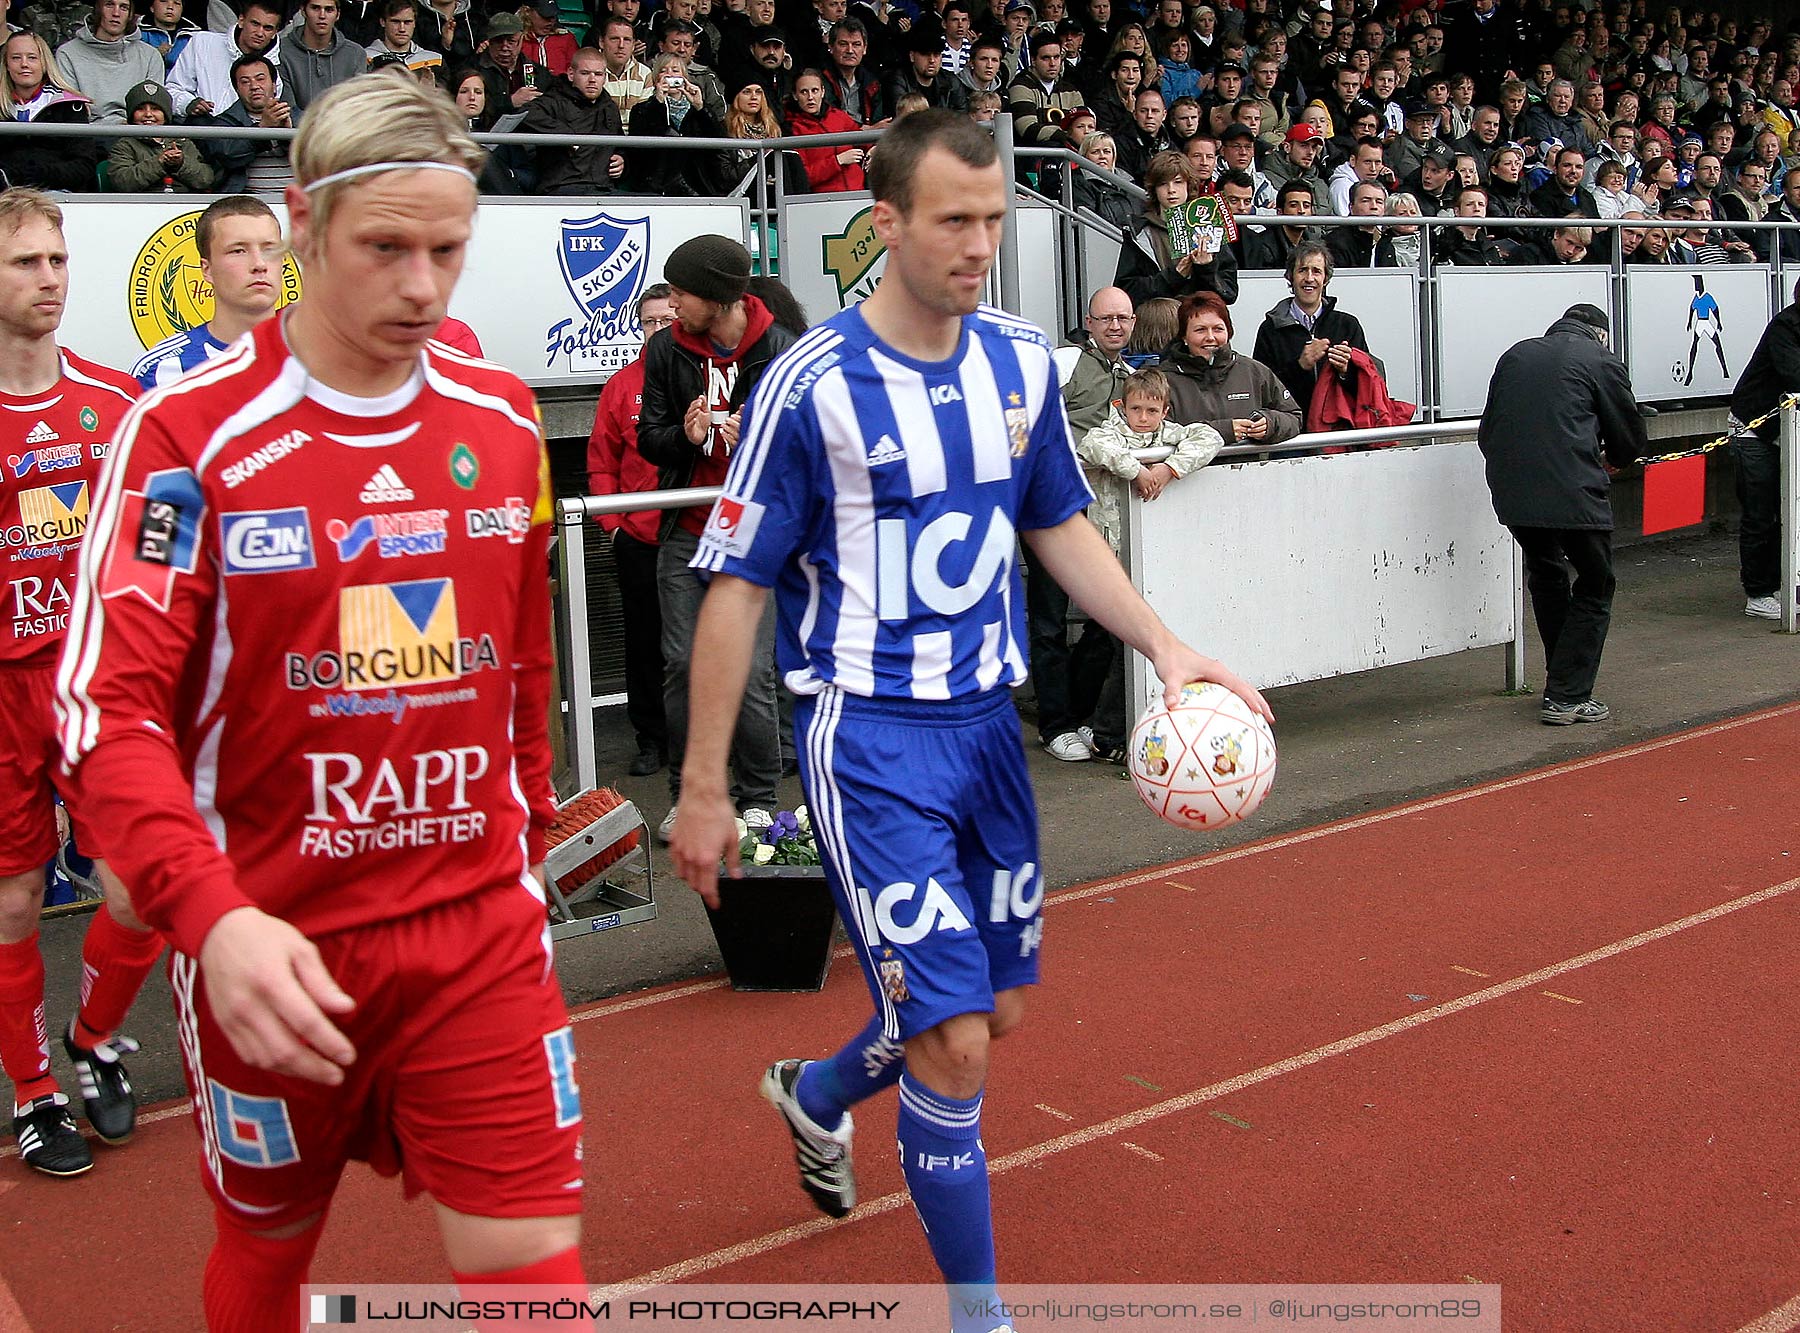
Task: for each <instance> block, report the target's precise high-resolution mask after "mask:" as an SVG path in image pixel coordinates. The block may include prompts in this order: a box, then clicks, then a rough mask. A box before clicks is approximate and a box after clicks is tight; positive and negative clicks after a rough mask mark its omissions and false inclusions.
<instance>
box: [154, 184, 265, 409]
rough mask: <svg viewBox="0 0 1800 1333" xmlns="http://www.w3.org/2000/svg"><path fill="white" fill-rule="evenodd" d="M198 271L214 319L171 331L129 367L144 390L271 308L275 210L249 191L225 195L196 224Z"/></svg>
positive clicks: (214, 350) (219, 347) (220, 346)
mask: <svg viewBox="0 0 1800 1333" xmlns="http://www.w3.org/2000/svg"><path fill="white" fill-rule="evenodd" d="M194 248H195V249H196V250H197V251H198V252H199V254H200V276H201V277H202V278H204V279H205V280H206V283H207V285H208V286H210V287H211V288H212V298H213V313H212V318H211V319H209V320H207V321H206V322H205V323H203V324H198V325H195V326H194V327H193V328H191V329H184V330H183V331H182V332H180V333H174V334H170V335H169V336H168V337H167V338H164V339H163V340H162V341H161V342H159V343H157V344H156V346H154V347H152V348H151V349H150V350H149V351H147V352H145V353H144V355H143V356H141V357H139V358H138V363H137V364H136V365H135V366H133V367H132V368H131V373H132V375H133V376H134V377H135V378H136V379H137V382H138V383H139V384H141V385H143V386H144V387H145V388H146V389H155V388H160V387H161V386H162V385H164V384H168V383H170V382H171V381H173V380H176V379H179V378H180V377H181V376H182V375H185V374H186V373H187V372H188V371H190V370H192V369H193V368H194V367H195V366H203V365H205V364H206V363H207V362H208V361H210V360H212V358H213V357H215V356H217V355H218V354H219V353H220V352H223V351H224V350H225V349H226V348H227V347H229V346H231V344H232V343H234V342H236V341H237V340H238V339H239V338H241V337H243V336H244V335H245V334H246V333H248V332H250V330H251V329H253V328H255V327H256V326H257V325H258V324H260V323H262V322H263V321H264V320H265V319H267V318H268V317H269V316H270V315H272V314H274V313H275V306H276V304H277V303H278V302H279V301H280V299H281V267H282V263H283V261H284V260H285V259H286V257H287V245H286V243H285V242H284V241H283V240H282V239H281V222H280V220H279V219H277V218H276V216H275V211H274V210H273V209H272V208H270V207H269V206H268V205H267V204H265V203H264V202H263V201H262V200H260V199H258V198H257V197H256V196H255V195H250V194H228V195H226V196H225V197H224V198H223V199H215V200H213V202H212V203H210V204H208V205H207V206H206V209H205V211H203V212H202V213H201V214H200V218H199V220H198V221H197V222H196V223H195V224H194Z"/></svg>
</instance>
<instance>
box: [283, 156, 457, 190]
mask: <svg viewBox="0 0 1800 1333" xmlns="http://www.w3.org/2000/svg"><path fill="white" fill-rule="evenodd" d="M380 171H454V172H455V173H456V174H457V175H458V176H461V177H462V178H463V179H464V180H466V181H468V182H469V184H471V185H473V184H475V173H474V172H472V171H470V170H469V169H468V168H467V167H465V166H460V165H458V164H457V163H455V162H432V161H424V162H371V163H369V164H368V165H367V166H362V167H346V168H345V169H344V170H342V171H334V172H332V173H331V174H330V175H329V176H321V177H319V179H318V180H316V181H310V182H308V183H307V184H305V185H303V186H301V187H300V188H301V189H302V190H303V191H304V192H305V193H307V194H311V193H312V192H313V191H314V190H322V189H324V188H325V187H326V186H327V185H336V184H337V183H338V182H339V181H350V180H355V179H356V178H357V177H358V176H373V175H375V173H377V172H380Z"/></svg>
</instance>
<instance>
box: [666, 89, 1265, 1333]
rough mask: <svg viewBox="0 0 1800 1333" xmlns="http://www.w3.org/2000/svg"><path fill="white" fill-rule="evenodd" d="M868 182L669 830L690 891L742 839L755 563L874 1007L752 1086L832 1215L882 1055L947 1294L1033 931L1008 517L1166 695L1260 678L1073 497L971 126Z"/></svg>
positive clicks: (732, 583) (703, 691)
mask: <svg viewBox="0 0 1800 1333" xmlns="http://www.w3.org/2000/svg"><path fill="white" fill-rule="evenodd" d="M869 184H870V189H871V191H872V193H873V194H874V197H875V205H874V210H873V219H872V220H873V223H874V227H875V231H876V234H877V236H878V237H879V238H880V239H881V241H882V242H883V243H884V245H885V246H886V248H887V268H886V270H885V272H884V274H883V276H882V278H881V281H880V284H879V285H878V286H877V288H876V290H875V291H874V293H873V294H872V295H871V296H870V297H869V298H868V299H867V300H866V301H864V302H863V303H862V304H861V305H860V306H858V307H855V308H853V309H850V310H846V311H844V312H843V313H842V314H839V315H837V316H835V317H834V318H832V319H830V320H828V321H826V322H825V323H823V324H821V325H819V326H817V327H816V328H814V329H813V330H811V331H810V332H809V333H808V334H807V335H806V336H805V337H804V338H802V339H800V341H799V342H797V343H796V344H795V345H794V346H793V347H792V348H790V349H789V350H788V351H787V352H785V353H784V354H783V355H782V356H781V357H780V358H779V359H778V360H777V361H776V362H775V363H774V364H773V365H771V366H770V367H769V369H768V371H767V372H766V373H765V375H764V377H763V379H762V381H761V383H760V384H759V385H758V386H757V389H756V392H755V393H754V394H753V395H752V397H751V399H750V401H749V403H748V405H747V406H746V408H745V412H744V421H743V429H742V431H741V433H740V444H739V447H738V451H737V453H736V455H735V456H734V457H733V460H732V464H731V471H730V473H729V475H728V476H727V478H726V481H725V494H724V497H723V498H722V499H720V500H719V502H718V504H717V506H716V507H715V509H714V512H713V515H712V519H711V521H710V523H709V524H708V526H707V529H706V532H705V534H704V535H703V536H702V538H701V542H700V546H699V550H698V552H697V554H696V555H695V557H694V561H693V564H694V567H695V568H696V569H698V570H701V571H703V572H705V573H707V574H708V575H709V576H710V578H711V585H710V587H709V589H708V592H707V597H706V601H705V604H704V606H703V607H702V610H701V615H700V622H699V626H698V628H697V630H696V634H695V641H694V655H695V657H696V659H697V660H700V661H705V662H707V663H708V664H709V670H708V671H707V672H704V673H702V672H696V673H694V675H693V677H692V696H691V699H690V703H689V708H690V715H691V719H692V721H691V723H690V730H689V735H688V749H687V756H686V762H685V765H684V768H683V773H684V783H683V789H682V799H681V806H680V814H679V817H678V819H677V821H676V825H675V829H674V833H673V838H672V842H671V852H672V853H673V855H674V857H675V864H676V868H677V870H678V871H679V872H680V873H681V875H682V876H683V878H685V879H686V880H687V881H688V882H689V883H690V884H692V885H693V886H694V888H696V889H697V890H699V892H700V893H701V895H702V896H703V897H704V898H706V899H707V901H709V902H715V901H716V899H717V877H718V871H719V865H720V861H721V859H723V860H725V862H726V864H727V865H728V867H729V868H730V869H731V870H732V871H735V870H736V869H737V836H736V828H735V825H734V823H733V819H734V816H735V811H734V810H733V808H732V806H731V802H730V800H729V797H728V794H727V786H726V777H725V759H726V754H727V751H728V749H729V746H730V742H731V734H732V728H733V725H734V723H735V721H736V718H737V707H738V699H739V696H740V695H741V693H742V690H743V685H744V681H745V678H746V676H747V673H748V670H749V665H750V663H749V657H750V653H751V646H752V644H753V642H754V639H755V628H756V624H757V621H758V619H759V617H760V616H761V614H762V609H763V605H764V603H765V600H766V598H767V597H768V596H769V594H770V593H771V591H772V592H773V595H774V597H775V601H776V615H777V627H778V628H777V641H776V658H777V666H778V668H779V670H780V673H781V676H782V679H783V681H784V682H785V684H786V685H787V687H788V689H790V690H791V691H793V693H794V694H795V695H796V696H798V702H797V704H796V706H795V710H794V725H795V732H796V736H795V748H796V750H797V752H798V754H799V756H800V766H801V780H802V783H803V785H804V787H805V790H806V794H807V800H808V803H809V805H810V807H811V810H812V818H813V829H814V833H815V836H816V839H817V841H818V844H819V849H820V852H821V855H822V860H823V861H824V863H825V868H826V874H827V876H828V878H829V879H830V881H831V885H832V891H833V893H834V894H835V896H836V898H837V903H838V909H839V911H840V912H841V914H842V916H843V919H844V922H845V924H846V927H847V929H848V931H849V934H850V938H851V940H852V942H853V943H854V945H855V947H856V951H857V955H858V958H859V959H860V961H861V964H862V968H863V972H864V975H865V978H866V980H867V982H868V985H869V991H870V995H871V996H872V998H873V1000H874V1014H873V1016H872V1017H871V1019H870V1020H869V1023H868V1025H867V1026H866V1027H865V1028H864V1029H863V1031H862V1032H860V1033H859V1034H857V1035H856V1036H855V1038H854V1039H852V1040H851V1041H850V1042H849V1043H848V1044H847V1045H845V1046H844V1047H842V1048H841V1049H840V1050H839V1051H838V1052H837V1053H836V1054H834V1055H832V1056H829V1057H828V1058H825V1059H818V1060H803V1059H783V1060H778V1061H776V1062H775V1063H774V1064H773V1065H772V1066H770V1068H769V1070H768V1072H767V1073H766V1074H765V1075H764V1077H763V1081H762V1093H763V1095H764V1096H765V1097H766V1098H767V1099H768V1100H769V1101H770V1102H771V1104H773V1105H774V1107H775V1108H776V1110H777V1111H778V1112H779V1113H780V1114H781V1116H782V1119H783V1122H784V1123H785V1125H786V1127H787V1130H788V1132H789V1134H790V1136H791V1138H792V1140H793V1144H794V1151H795V1156H796V1159H797V1161H798V1164H799V1168H800V1180H801V1185H802V1186H803V1188H804V1189H805V1190H806V1192H807V1193H808V1194H809V1195H810V1196H811V1197H812V1199H813V1202H814V1203H815V1204H816V1205H817V1206H818V1207H819V1208H820V1209H821V1210H823V1211H824V1212H826V1213H828V1214H831V1215H832V1216H840V1217H841V1216H844V1215H846V1214H848V1213H849V1212H850V1210H851V1209H852V1208H853V1207H854V1206H855V1202H856V1182H855V1175H854V1171H853V1166H852V1157H851V1140H852V1133H853V1123H852V1117H851V1112H850V1107H851V1106H852V1105H854V1104H855V1103H856V1102H859V1101H862V1100H863V1099H865V1098H867V1097H870V1096H872V1095H874V1094H875V1093H878V1092H880V1091H882V1090H884V1089H886V1088H888V1087H890V1086H892V1085H895V1084H898V1085H899V1097H900V1110H899V1130H898V1133H899V1148H900V1156H901V1165H902V1168H903V1170H904V1172H905V1176H906V1181H907V1186H908V1189H909V1190H910V1191H911V1194H912V1198H913V1202H914V1204H915V1206H916V1207H917V1209H918V1213H919V1218H920V1220H921V1222H922V1223H923V1224H924V1228H925V1232H926V1236H927V1240H928V1242H929V1244H930V1246H931V1252H932V1256H933V1258H934V1259H935V1260H936V1262H937V1265H938V1267H939V1269H940V1271H941V1272H942V1273H943V1275H944V1280H945V1282H946V1283H947V1284H949V1285H950V1286H951V1287H953V1288H956V1289H957V1294H958V1295H960V1296H970V1295H973V1296H981V1297H987V1296H992V1295H993V1294H994V1292H995V1291H996V1287H995V1283H996V1266H995V1256H994V1239H993V1223H992V1218H991V1213H990V1208H989V1194H988V1182H987V1159H986V1155H985V1153H984V1151H983V1149H982V1144H981V1119H982V1089H983V1086H984V1084H985V1082H986V1076H987V1066H988V1057H989V1048H990V1045H991V1042H992V1040H993V1039H994V1038H996V1037H999V1036H1001V1035H1003V1034H1004V1033H1005V1032H1007V1031H1008V1030H1010V1029H1012V1028H1014V1027H1016V1026H1017V1025H1018V1023H1019V1021H1020V1020H1021V1018H1022V1017H1023V1015H1024V1007H1025V1002H1024V996H1025V989H1024V988H1025V987H1027V986H1029V985H1032V984H1034V983H1035V982H1036V981H1037V979H1038V960H1039V954H1040V948H1039V946H1040V942H1041V940H1042V938H1043V929H1042V920H1041V917H1040V913H1041V910H1042V906H1043V901H1044V888H1045V880H1044V871H1043V868H1042V864H1041V862H1040V860H1039V855H1038V832H1037V814H1036V803H1035V800H1034V798H1033V795H1032V791H1031V783H1030V779H1029V775H1028V772H1027V768H1026V759H1025V750H1024V744H1023V741H1022V739H1021V736H1020V729H1019V719H1018V715H1017V713H1016V712H1015V710H1014V708H1013V703H1012V696H1011V692H1012V690H1013V689H1014V688H1016V687H1017V686H1019V685H1021V684H1023V683H1024V681H1025V679H1026V675H1027V662H1026V644H1027V639H1026V631H1025V604H1024V595H1023V592H1022V589H1021V587H1020V583H1019V578H1018V573H1017V543H1018V541H1019V539H1020V538H1021V537H1022V538H1023V539H1024V540H1026V541H1028V542H1030V543H1031V545H1032V547H1033V549H1034V551H1035V552H1036V554H1037V555H1038V557H1039V558H1040V559H1041V560H1042V561H1043V563H1044V564H1045V566H1046V567H1047V568H1048V569H1049V570H1050V571H1051V573H1052V575H1053V576H1054V577H1055V578H1056V580H1057V582H1058V583H1059V584H1061V585H1062V586H1063V587H1064V588H1066V589H1067V590H1068V592H1069V594H1070V597H1071V598H1072V599H1073V600H1074V601H1076V602H1078V603H1079V604H1080V605H1081V606H1083V607H1085V608H1087V610H1088V613H1089V614H1090V615H1092V616H1093V617H1094V618H1095V619H1097V620H1099V621H1100V623H1101V624H1103V625H1105V626H1106V627H1107V628H1108V629H1109V630H1112V631H1113V632H1114V633H1115V634H1117V635H1118V636H1119V637H1120V638H1121V639H1123V640H1124V641H1125V642H1127V643H1129V644H1131V645H1132V646H1134V647H1135V648H1137V649H1138V650H1139V651H1141V652H1143V653H1144V654H1145V655H1146V656H1147V657H1149V658H1150V660H1151V662H1152V664H1153V665H1154V666H1155V667H1156V670H1157V672H1158V675H1159V676H1160V677H1161V679H1162V680H1163V682H1164V684H1165V686H1166V688H1167V693H1168V697H1169V699H1170V700H1171V702H1172V701H1173V700H1174V699H1175V698H1176V697H1177V696H1178V693H1179V690H1180V687H1181V685H1182V684H1184V683H1186V682H1188V681H1194V680H1213V681H1217V682H1219V683H1220V684H1222V685H1224V686H1226V687H1227V688H1229V689H1231V690H1233V691H1234V692H1236V693H1238V694H1240V695H1242V696H1243V697H1244V698H1245V699H1246V700H1247V701H1248V702H1249V703H1250V704H1251V706H1252V707H1253V708H1255V709H1257V710H1258V711H1259V712H1262V713H1263V714H1264V715H1268V705H1267V704H1266V703H1265V702H1264V701H1263V699H1262V697H1261V696H1260V695H1259V694H1258V693H1257V692H1256V691H1255V690H1254V689H1252V688H1251V687H1250V686H1249V685H1247V684H1246V683H1245V682H1244V681H1242V680H1241V679H1239V678H1238V677H1237V676H1236V675H1234V674H1233V673H1232V672H1230V671H1229V670H1227V669H1226V668H1225V667H1224V666H1223V665H1221V664H1220V663H1218V662H1216V661H1214V660H1212V659H1210V658H1207V657H1203V656H1202V655H1200V654H1199V653H1197V652H1195V651H1194V650H1193V649H1191V648H1189V647H1188V646H1187V645H1185V644H1183V643H1181V642H1180V641H1179V640H1178V639H1176V638H1175V637H1174V635H1172V634H1171V633H1170V632H1169V631H1168V630H1167V629H1166V628H1165V627H1164V626H1163V624H1162V622H1161V621H1160V620H1159V619H1158V618H1157V616H1156V615H1155V613H1154V612H1153V611H1151V609H1150V608H1149V607H1148V606H1147V605H1146V604H1145V603H1144V601H1143V599H1142V598H1141V597H1140V596H1139V595H1138V594H1137V592H1136V591H1135V590H1134V589H1133V587H1132V586H1131V582H1130V580H1129V579H1128V578H1127V576H1126V575H1125V573H1124V571H1123V569H1121V568H1120V566H1119V564H1118V562H1117V561H1116V560H1115V559H1114V558H1113V556H1112V554H1111V552H1110V550H1109V549H1108V548H1107V545H1106V543H1105V541H1104V539H1103V538H1102V537H1101V536H1100V534H1099V532H1098V530H1097V529H1096V528H1095V527H1094V526H1093V525H1092V524H1091V523H1090V522H1089V521H1088V520H1087V518H1086V517H1085V516H1084V514H1083V510H1084V509H1085V508H1086V506H1087V505H1088V503H1089V502H1090V500H1091V499H1092V496H1091V494H1090V493H1089V491H1088V488H1087V484H1086V482H1085V481H1084V479H1083V477H1082V473H1081V467H1080V465H1079V463H1078V462H1077V460H1076V457H1075V451H1074V446H1073V443H1072V441H1071V440H1070V437H1069V427H1068V422H1067V420H1066V418H1065V417H1064V414H1063V407H1062V398H1061V395H1060V393H1059V391H1058V384H1057V377H1056V372H1055V369H1054V367H1053V366H1052V364H1051V360H1050V345H1049V342H1048V341H1047V339H1046V338H1045V337H1044V335H1043V333H1042V332H1041V331H1039V330H1038V329H1037V328H1035V327H1033V326H1032V325H1031V324H1030V323H1028V322H1026V321H1024V320H1022V319H1019V318H1018V317H1017V316H1014V315H1010V314H1008V313H1006V312H1005V311H1001V310H996V309H993V308H991V307H988V306H983V305H981V304H980V298H981V295H982V293H983V291H984V290H985V288H986V285H987V279H988V274H989V270H990V268H991V267H992V264H993V261H994V257H995V254H996V253H997V250H998V246H999V238H1000V230H1001V226H1002V223H1003V221H1004V219H1005V214H1006V209H1007V205H1008V198H1009V194H1010V191H1009V188H1008V186H1007V182H1006V179H1005V176H1004V174H1003V172H1002V170H1001V167H1000V164H999V160H998V157H997V154H996V151H995V148H994V143H993V140H992V139H991V138H990V137H989V135H988V133H987V131H986V130H984V129H983V128H982V127H980V126H979V125H976V124H975V123H974V122H973V121H972V120H970V119H969V118H967V117H966V116H959V115H956V114H954V113H952V112H948V111H921V112H916V113H914V114H913V115H911V116H908V117H906V118H905V119H903V120H901V121H898V122H896V123H895V125H894V126H893V127H892V128H891V129H890V130H889V131H888V132H887V134H886V135H885V136H884V137H883V139H882V141H881V144H880V146H879V150H878V151H877V152H876V153H875V154H874V157H873V159H872V164H871V169H870V173H869ZM858 1276H860V1277H865V1278H868V1279H871V1280H872V1279H874V1278H876V1277H877V1276H879V1275H877V1274H861V1275H858ZM952 1305H953V1308H952V1321H953V1324H954V1326H955V1328H956V1329H957V1330H958V1333H992V1331H993V1330H995V1329H998V1328H1003V1327H1006V1323H1005V1320H1004V1317H994V1316H992V1315H989V1314H987V1313H985V1311H986V1310H987V1309H988V1308H990V1307H988V1306H986V1305H985V1304H984V1302H982V1301H980V1300H976V1301H969V1300H961V1301H955V1302H953V1303H952ZM978 1310H979V1311H982V1313H979V1314H978V1313H976V1311H978Z"/></svg>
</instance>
